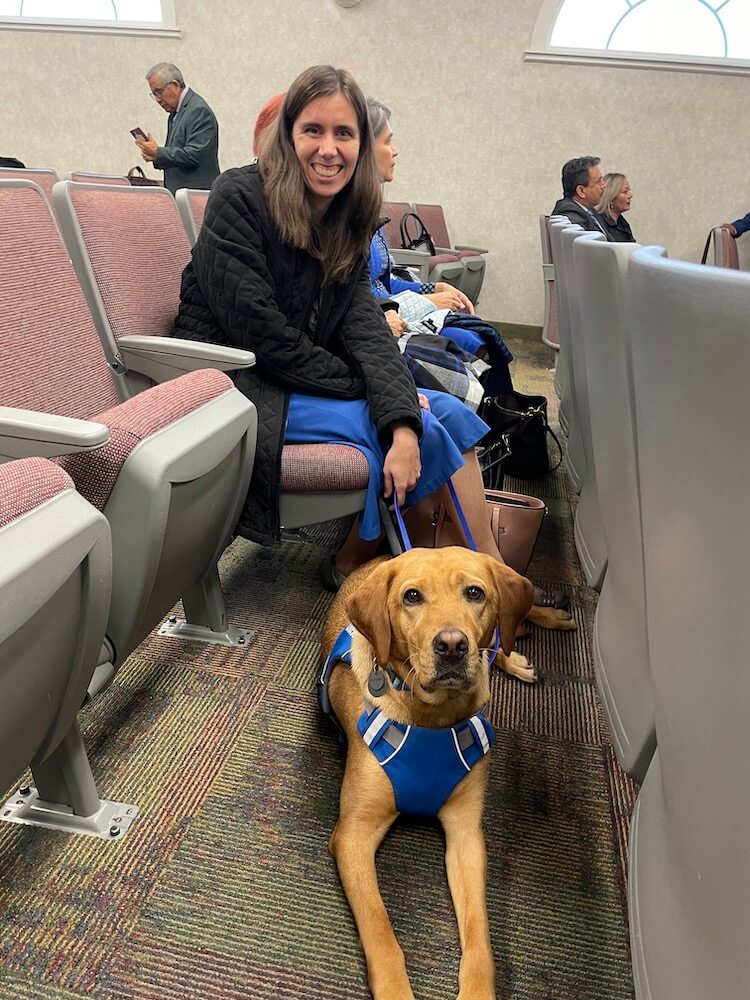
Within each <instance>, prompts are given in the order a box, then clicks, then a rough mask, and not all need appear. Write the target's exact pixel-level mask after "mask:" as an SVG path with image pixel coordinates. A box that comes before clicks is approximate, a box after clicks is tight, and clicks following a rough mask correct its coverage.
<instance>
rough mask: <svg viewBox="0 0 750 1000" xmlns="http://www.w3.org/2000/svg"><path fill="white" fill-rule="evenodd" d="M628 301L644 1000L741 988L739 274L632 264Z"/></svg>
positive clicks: (745, 884) (735, 999)
mask: <svg viewBox="0 0 750 1000" xmlns="http://www.w3.org/2000/svg"><path fill="white" fill-rule="evenodd" d="M627 295H628V301H629V303H630V331H631V340H632V357H633V382H634V386H635V416H636V428H637V442H638V468H639V474H640V494H641V519H642V525H643V543H644V544H643V551H644V565H645V580H646V601H647V616H648V624H647V628H648V642H649V649H650V653H651V672H652V677H653V686H654V706H655V723H656V742H657V750H656V753H655V755H654V758H653V760H652V762H651V764H650V766H649V768H648V771H647V773H646V777H645V780H644V783H643V785H642V787H641V789H640V792H639V794H638V800H637V805H636V811H635V814H634V816H633V821H632V826H631V840H630V877H629V886H628V895H629V910H630V927H631V936H632V955H633V972H634V980H635V993H636V997H637V1000H656V998H658V1000H706V998H707V997H710V998H711V1000H739V998H741V997H746V996H747V993H748V983H749V982H750V949H748V946H747V942H748V935H749V934H750V836H748V831H749V830H750V783H749V782H748V777H747V756H748V755H747V732H748V724H747V714H748V704H750V671H748V659H749V658H750V657H749V654H750V643H749V641H748V640H749V637H750V633H749V632H748V626H747V622H746V621H745V615H746V613H747V608H746V604H747V578H748V565H750V546H749V545H748V537H749V536H748V527H747V497H748V494H750V463H748V461H747V458H746V456H747V402H746V400H747V372H748V369H749V368H750V339H748V336H747V317H748V315H749V314H750V275H748V274H745V273H743V272H738V271H732V270H718V269H715V268H709V267H702V266H701V265H700V264H693V263H687V262H685V261H677V260H669V259H667V257H666V255H665V254H664V251H663V250H662V249H661V248H660V247H648V248H645V247H644V248H642V249H637V250H635V251H634V252H633V254H632V256H631V258H630V264H629V269H628V282H627Z"/></svg>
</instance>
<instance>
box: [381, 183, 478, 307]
mask: <svg viewBox="0 0 750 1000" xmlns="http://www.w3.org/2000/svg"><path fill="white" fill-rule="evenodd" d="M412 211H414V209H413V206H412V205H410V204H409V203H408V202H405V201H384V202H383V215H384V216H385V217H387V218H388V220H389V221H388V222H387V223H386V224H385V225H384V226H383V232H384V234H385V241H386V243H387V244H388V249H389V250H390V252H391V257H393V261H394V263H396V264H399V265H401V266H402V267H416V268H418V270H419V280H420V281H433V282H438V281H445V282H447V283H448V284H449V285H453V286H454V287H456V288H461V289H462V290H463V288H462V282H463V279H464V272H465V268H464V265H463V263H462V262H461V260H460V259H459V257H458V255H457V254H454V253H440V254H434V255H431V254H429V253H425V252H424V251H421V250H407V249H406V248H404V246H403V243H402V239H401V220H402V219H403V217H404V215H405V214H406V213H407V212H412Z"/></svg>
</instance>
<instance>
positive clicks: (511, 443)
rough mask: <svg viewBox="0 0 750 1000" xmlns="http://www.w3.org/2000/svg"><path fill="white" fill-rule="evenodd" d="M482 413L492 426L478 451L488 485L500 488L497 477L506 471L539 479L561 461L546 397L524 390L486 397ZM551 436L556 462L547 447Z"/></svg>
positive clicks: (560, 451)
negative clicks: (556, 452) (548, 413)
mask: <svg viewBox="0 0 750 1000" xmlns="http://www.w3.org/2000/svg"><path fill="white" fill-rule="evenodd" d="M479 416H480V417H481V418H482V419H483V420H484V421H485V423H487V424H489V427H490V429H489V431H488V432H487V433H486V434H485V436H484V437H483V438H482V440H481V442H480V449H481V450H480V453H479V460H480V465H481V467H482V472H483V475H484V478H485V483H486V485H488V486H491V487H492V488H495V489H497V488H499V487H498V486H497V485H496V483H497V480H498V478H500V480H501V481H502V474H503V473H507V474H508V475H509V476H516V478H518V479H540V478H541V477H542V476H546V475H547V473H548V472H553V471H554V470H555V469H556V468H557V467H558V466H559V464H560V462H561V461H562V447H561V446H560V442H559V441H558V440H557V437H556V436H555V434H554V432H553V431H552V428H551V427H550V426H549V423H548V421H547V397H546V396H530V395H526V394H525V393H522V392H508V393H504V394H503V395H501V396H486V397H485V398H484V399H483V400H482V404H481V406H480V408H479ZM548 435H549V436H550V437H551V438H552V440H553V441H554V443H555V445H556V446H557V451H558V457H557V461H556V462H555V464H554V465H552V464H551V462H550V456H549V451H548V449H547V436H548ZM488 479H491V480H492V482H488Z"/></svg>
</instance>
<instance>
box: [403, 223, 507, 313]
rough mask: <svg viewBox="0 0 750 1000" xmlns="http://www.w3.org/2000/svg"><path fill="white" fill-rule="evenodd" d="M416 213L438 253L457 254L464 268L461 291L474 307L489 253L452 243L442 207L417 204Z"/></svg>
mask: <svg viewBox="0 0 750 1000" xmlns="http://www.w3.org/2000/svg"><path fill="white" fill-rule="evenodd" d="M414 211H415V212H416V213H417V215H418V216H419V217H420V219H421V220H422V221H423V222H424V224H425V226H426V227H427V230H428V232H429V233H430V235H431V236H432V241H433V243H434V244H435V249H436V250H437V252H438V253H449V254H451V253H452V254H455V255H456V257H458V259H459V260H460V261H461V263H462V264H463V266H464V274H463V278H462V280H461V286H460V287H461V291H462V292H464V293H465V294H466V295H468V297H469V298H470V299H471V301H472V302H473V303H474V305H476V304H477V302H479V293H480V292H481V290H482V285H483V284H484V274H485V267H486V265H487V261H486V259H485V257H484V254H486V253H489V250H487V249H486V248H485V247H475V246H469V245H468V244H465V243H451V240H450V236H449V235H448V225H447V223H446V221H445V213H444V212H443V206H442V205H425V204H422V203H418V204H415V206H414Z"/></svg>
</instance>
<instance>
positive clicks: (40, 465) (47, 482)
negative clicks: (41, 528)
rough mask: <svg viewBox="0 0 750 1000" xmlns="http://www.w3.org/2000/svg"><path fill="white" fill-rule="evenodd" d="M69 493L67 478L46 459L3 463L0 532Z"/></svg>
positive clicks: (69, 483) (71, 483)
mask: <svg viewBox="0 0 750 1000" xmlns="http://www.w3.org/2000/svg"><path fill="white" fill-rule="evenodd" d="M72 489H73V482H72V480H71V478H70V476H69V475H68V474H67V473H66V472H64V471H63V470H62V469H61V468H60V467H59V466H58V465H55V463H54V462H50V461H49V460H48V459H46V458H21V459H19V460H18V461H17V462H5V463H4V464H3V465H0V528H4V527H5V526H6V525H8V524H10V523H11V521H16V520H17V519H18V518H19V517H23V515H24V514H28V513H29V511H31V510H34V509H35V508H36V507H39V506H40V505H41V504H43V503H46V501H47V500H51V499H52V497H55V496H57V495H58V494H60V493H63V492H64V491H65V490H72Z"/></svg>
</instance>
